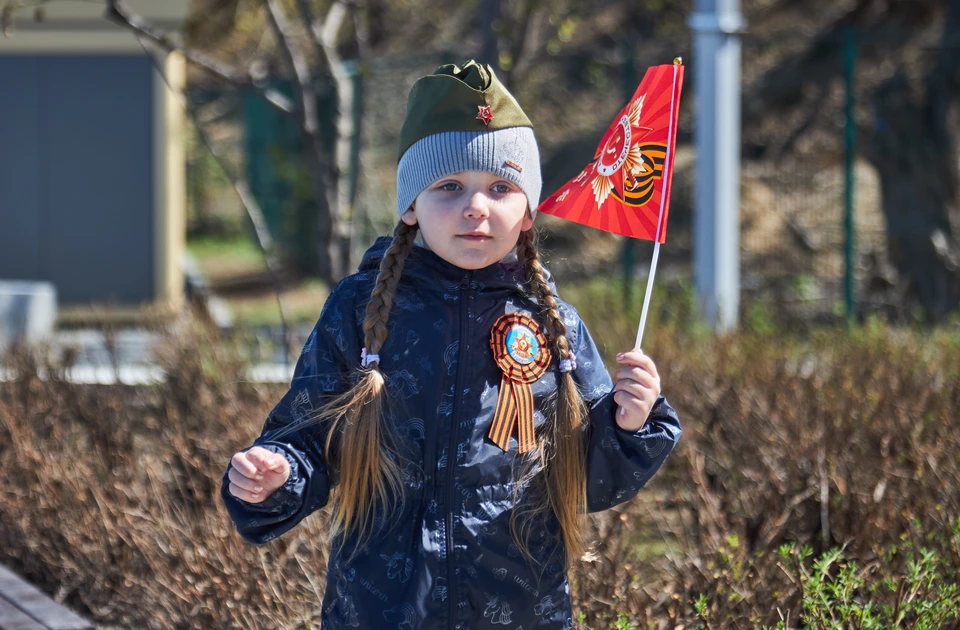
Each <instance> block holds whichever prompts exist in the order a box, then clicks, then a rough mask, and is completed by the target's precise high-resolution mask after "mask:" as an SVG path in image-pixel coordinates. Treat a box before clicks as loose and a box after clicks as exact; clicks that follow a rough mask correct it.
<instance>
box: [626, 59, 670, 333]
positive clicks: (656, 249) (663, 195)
mask: <svg viewBox="0 0 960 630" xmlns="http://www.w3.org/2000/svg"><path fill="white" fill-rule="evenodd" d="M679 68H680V64H679V59H678V60H677V61H675V62H674V64H673V88H672V92H671V93H670V127H669V128H668V129H667V151H672V150H673V134H674V128H673V112H674V110H675V108H676V102H677V73H678V72H679ZM672 158H673V156H672V155H671V154H670V153H668V154H667V156H666V159H665V160H664V161H663V180H662V181H663V186H662V188H661V189H660V190H661V192H660V216H658V217H657V233H656V235H655V236H654V240H653V242H654V243H655V245H654V246H653V261H652V262H651V263H650V274H649V275H648V276H647V290H646V292H645V294H644V296H643V310H642V311H641V312H640V326H639V327H638V328H637V343H636V344H634V346H633V349H634V350H640V343H641V342H642V341H643V329H644V327H645V326H646V325H647V311H648V310H649V308H650V295H651V294H652V293H653V277H654V275H655V274H656V273H657V259H658V258H659V257H660V229H661V228H662V227H663V209H664V208H665V207H666V205H667V182H668V181H669V178H670V177H671V176H672V175H673V173H672V172H668V170H667V169H668V168H669V167H670V165H671V160H672Z"/></svg>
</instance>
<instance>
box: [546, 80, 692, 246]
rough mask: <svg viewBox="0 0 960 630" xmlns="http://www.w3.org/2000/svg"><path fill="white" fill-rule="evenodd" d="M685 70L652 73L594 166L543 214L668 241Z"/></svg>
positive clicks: (606, 137) (605, 140)
mask: <svg viewBox="0 0 960 630" xmlns="http://www.w3.org/2000/svg"><path fill="white" fill-rule="evenodd" d="M682 85H683V66H682V65H680V64H679V63H677V64H674V65H663V66H655V67H653V68H650V69H649V70H647V73H646V74H645V75H644V77H643V81H641V82H640V87H638V88H637V91H636V92H635V93H634V95H633V98H632V99H631V101H630V102H629V103H627V106H626V107H624V108H623V110H621V112H620V113H619V114H618V115H617V118H616V120H614V122H613V124H612V125H611V126H610V128H609V129H608V130H607V132H606V133H605V134H604V136H603V139H601V141H600V145H599V146H598V147H597V151H596V153H595V154H594V157H593V162H591V163H590V164H588V165H587V167H586V168H584V169H583V171H581V172H580V174H579V175H577V176H576V177H574V178H573V179H571V180H570V181H569V182H567V183H566V184H564V185H563V186H561V187H560V189H559V190H557V191H556V192H555V193H554V194H553V195H551V196H550V197H548V198H547V199H546V200H545V201H544V202H543V203H541V204H540V207H539V208H538V210H539V211H540V212H544V213H546V214H552V215H554V216H557V217H560V218H561V219H567V220H569V221H576V222H577V223H582V224H584V225H589V226H591V227H595V228H599V229H601V230H606V231H608V232H614V233H616V234H622V235H624V236H631V237H633V238H643V239H647V240H651V241H654V240H655V241H658V242H660V243H663V242H664V241H665V240H666V236H667V214H668V210H669V206H670V183H671V179H672V177H673V154H674V147H675V146H676V143H677V117H678V114H679V111H680V91H681V87H682Z"/></svg>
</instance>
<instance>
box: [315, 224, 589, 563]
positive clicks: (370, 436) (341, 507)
mask: <svg viewBox="0 0 960 630" xmlns="http://www.w3.org/2000/svg"><path fill="white" fill-rule="evenodd" d="M416 233H417V227H416V226H408V225H407V224H406V223H404V222H402V221H400V222H399V223H397V226H396V228H395V229H394V233H393V243H392V244H391V245H390V247H389V249H387V251H386V253H385V254H384V256H383V260H382V261H381V263H380V272H379V273H378V274H377V279H376V282H375V284H374V288H373V291H372V293H371V295H370V301H369V302H368V303H367V310H366V317H365V318H364V322H363V335H364V345H365V347H366V350H367V353H368V354H377V353H379V351H380V349H381V348H382V347H383V345H384V343H385V342H386V339H387V322H388V321H389V319H390V310H391V308H392V307H393V300H394V297H395V296H396V291H397V283H398V282H399V280H400V276H401V274H402V272H403V266H404V263H405V262H406V259H407V257H408V256H409V255H410V252H411V250H412V248H413V242H414V237H415V236H416ZM534 240H535V235H534V232H533V230H532V229H531V230H527V231H525V232H521V234H520V237H519V239H518V241H517V258H518V260H519V261H520V262H521V263H522V264H523V266H524V268H525V271H526V275H527V285H528V290H529V291H530V293H531V295H532V296H533V297H535V298H536V299H537V302H538V304H539V307H540V314H541V317H543V319H544V321H545V324H546V328H547V332H548V336H549V338H550V342H551V345H552V350H553V352H554V354H555V356H556V357H557V359H558V360H559V359H562V358H566V357H567V355H568V354H569V352H570V347H569V342H568V341H567V338H566V327H565V326H564V323H563V319H562V318H561V317H560V312H559V309H558V306H557V301H556V299H555V298H554V296H553V292H552V291H551V290H550V287H549V285H548V284H547V282H546V278H545V276H544V269H543V266H542V265H541V264H540V258H539V255H538V253H537V249H536V246H535V243H534ZM551 403H552V404H551V405H550V410H549V412H548V422H546V423H544V426H545V430H544V431H540V432H539V433H540V434H541V435H538V445H539V448H538V449H536V453H535V459H533V460H530V461H529V462H528V463H533V462H539V464H540V467H539V470H536V469H535V468H534V467H533V466H528V467H527V470H526V471H525V472H523V473H522V475H521V478H520V479H519V480H518V482H517V484H516V486H515V489H514V508H515V509H514V510H513V511H512V514H511V517H510V531H511V534H512V536H513V538H514V541H515V543H516V545H517V548H518V549H519V550H520V551H521V553H522V554H523V555H524V556H525V557H526V558H527V559H528V560H529V561H531V562H534V561H535V560H534V558H533V555H532V554H531V553H530V543H529V537H530V535H531V534H532V533H533V531H535V523H537V522H538V521H540V520H541V519H543V518H544V517H545V516H547V515H549V513H550V512H551V511H552V512H553V513H554V514H556V516H557V519H558V521H559V523H560V527H561V530H562V534H563V542H564V544H565V547H566V567H565V568H569V566H570V559H571V558H578V557H580V556H581V555H582V554H583V551H584V548H585V531H584V528H583V521H582V516H583V514H585V513H586V503H587V499H586V479H585V476H586V475H585V465H584V444H583V440H582V433H581V428H582V427H583V424H584V422H585V418H586V409H585V406H584V403H583V399H582V397H581V395H580V391H579V390H578V389H577V386H576V384H575V383H574V381H573V378H572V376H571V374H570V373H569V372H566V373H561V374H560V378H559V385H558V391H557V395H556V396H555V397H554V398H553V400H552V401H551ZM387 404H388V397H387V395H386V386H385V380H384V376H383V374H382V373H381V372H380V369H379V365H378V364H377V363H372V364H371V365H369V366H368V367H365V368H362V374H361V377H360V379H359V381H358V383H357V384H356V385H355V386H354V387H352V388H351V389H349V390H347V391H346V392H344V393H343V394H341V395H340V396H338V397H337V398H335V399H333V400H332V401H330V402H329V403H328V404H327V405H325V406H324V408H323V409H322V410H321V411H320V413H319V414H318V415H317V416H316V417H314V418H312V419H311V421H310V422H309V424H313V423H330V424H329V432H328V433H327V439H326V453H327V454H328V456H329V457H331V464H332V465H333V466H335V467H336V468H339V471H340V481H339V485H338V486H336V487H335V488H334V491H333V493H332V495H331V496H332V506H333V518H332V524H331V532H330V535H331V538H335V537H336V536H337V535H338V534H343V535H344V540H346V538H347V537H348V536H351V535H354V534H356V535H357V536H358V541H357V544H356V547H355V548H354V554H355V553H356V552H357V551H359V550H360V549H361V548H363V547H364V546H365V545H366V542H367V541H368V540H369V539H370V537H371V535H372V534H373V533H374V521H375V518H376V515H377V513H378V512H379V511H380V508H381V507H382V508H383V513H384V515H385V518H387V519H389V518H390V516H389V515H391V514H393V512H394V510H395V509H396V508H397V507H398V506H399V505H400V504H401V502H402V500H403V483H402V473H401V470H400V465H399V464H398V459H397V458H396V455H395V454H396V442H395V438H394V436H393V434H392V432H391V431H390V429H389V426H388V424H387V421H386V418H385V414H384V409H385V407H386V405H387ZM302 426H304V425H300V426H299V427H298V428H302ZM345 454H349V456H347V457H345V456H344V455H345ZM520 487H528V488H529V490H528V491H527V492H526V496H525V500H524V502H523V506H522V507H520V506H519V505H518V489H519V488H520ZM352 557H353V555H351V558H352Z"/></svg>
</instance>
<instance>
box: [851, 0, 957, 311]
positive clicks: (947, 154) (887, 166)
mask: <svg viewBox="0 0 960 630" xmlns="http://www.w3.org/2000/svg"><path fill="white" fill-rule="evenodd" d="M948 7H949V8H948V17H947V20H946V23H945V24H944V36H943V41H942V46H941V48H940V51H939V54H938V59H937V61H936V63H934V64H933V69H932V70H931V73H930V75H929V76H928V78H927V90H926V95H925V100H924V101H923V102H920V103H918V102H917V101H916V100H915V99H913V98H912V97H911V91H910V85H909V82H908V81H907V79H906V78H905V77H904V76H902V75H900V74H898V75H896V76H894V77H893V78H891V79H890V80H888V81H887V82H886V83H884V85H883V86H881V88H880V89H879V90H877V92H876V94H875V95H874V97H873V111H874V114H875V120H874V125H873V133H872V134H871V136H870V138H869V141H868V142H867V146H866V151H865V152H866V154H867V156H868V158H869V159H870V161H871V162H872V163H873V165H874V166H875V167H876V168H877V171H878V174H879V176H880V182H881V194H882V199H883V214H884V217H885V219H886V227H887V242H888V247H889V251H890V258H891V262H892V263H893V264H894V265H895V266H896V267H897V269H898V271H899V272H900V274H901V275H902V276H903V277H904V278H905V280H906V281H907V283H908V284H909V287H910V289H912V290H911V293H912V294H913V296H914V297H915V298H916V300H917V301H918V302H919V304H920V306H921V307H922V308H923V310H924V313H925V315H926V317H927V319H928V321H930V322H938V321H941V320H942V319H943V318H944V317H945V316H946V315H947V314H948V313H951V312H953V311H956V310H957V309H958V308H960V244H958V240H957V239H958V236H960V208H958V203H957V202H958V189H957V180H958V177H957V153H956V143H955V140H954V133H955V130H954V129H951V125H950V111H951V109H952V107H953V104H954V102H955V101H956V96H957V94H958V92H960V89H958V88H960V55H958V54H957V50H956V46H957V43H958V42H957V40H958V36H957V29H958V27H960V0H951V2H950V3H949V5H948Z"/></svg>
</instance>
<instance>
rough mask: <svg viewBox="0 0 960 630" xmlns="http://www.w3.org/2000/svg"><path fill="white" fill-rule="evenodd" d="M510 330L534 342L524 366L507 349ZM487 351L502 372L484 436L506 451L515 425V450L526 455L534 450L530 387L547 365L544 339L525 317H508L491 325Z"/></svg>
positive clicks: (548, 354)
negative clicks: (490, 351)
mask: <svg viewBox="0 0 960 630" xmlns="http://www.w3.org/2000/svg"><path fill="white" fill-rule="evenodd" d="M514 329H518V334H521V335H526V336H527V337H528V338H529V335H527V332H529V333H531V334H532V335H533V339H534V340H535V341H536V347H535V349H536V354H535V355H534V356H533V357H532V359H531V360H529V361H527V362H522V361H520V360H518V359H517V358H516V357H514V356H513V355H512V354H511V351H510V348H509V347H508V343H507V342H508V338H509V335H510V332H511V331H512V330H514ZM515 338H516V336H515ZM490 347H491V348H492V349H493V356H494V359H495V360H496V362H497V365H498V366H499V367H500V369H501V370H503V378H502V379H501V380H500V395H499V397H498V399H497V408H496V411H494V414H493V422H492V423H491V425H490V431H489V433H488V434H487V435H488V437H489V438H490V439H491V440H493V442H494V443H495V444H496V445H497V446H499V447H500V448H502V449H503V450H504V451H508V450H510V435H511V434H512V433H513V429H514V426H515V425H516V427H517V445H518V449H519V451H520V452H521V453H526V452H527V451H529V450H531V449H532V448H534V447H535V446H536V436H535V435H534V404H533V388H532V387H531V386H530V384H531V383H533V382H534V381H536V380H537V379H539V378H540V377H541V376H543V375H544V373H545V372H546V371H547V367H548V366H549V365H550V361H551V355H550V350H549V348H548V347H547V338H546V336H545V335H544V334H543V332H542V331H541V330H540V326H539V325H538V324H537V322H536V321H534V320H533V319H532V318H530V317H529V316H528V315H524V314H521V313H508V314H506V315H503V316H502V317H500V319H498V320H497V321H496V323H494V325H493V330H492V331H491V334H490Z"/></svg>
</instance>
